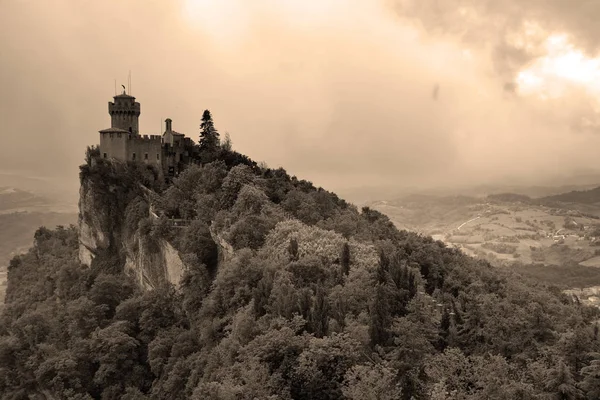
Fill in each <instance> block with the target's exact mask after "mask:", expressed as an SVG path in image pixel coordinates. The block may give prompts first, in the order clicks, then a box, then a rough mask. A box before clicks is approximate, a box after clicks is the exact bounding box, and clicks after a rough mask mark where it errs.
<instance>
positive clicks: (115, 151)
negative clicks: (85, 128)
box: [100, 133, 131, 161]
mask: <svg viewBox="0 0 600 400" xmlns="http://www.w3.org/2000/svg"><path fill="white" fill-rule="evenodd" d="M129 136H130V135H129V134H128V133H101V134H100V157H103V158H116V159H117V160H121V161H126V160H128V158H127V155H128V154H130V151H129V144H130V142H131V140H130V139H129Z"/></svg>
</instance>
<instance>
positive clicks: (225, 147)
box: [221, 132, 232, 151]
mask: <svg viewBox="0 0 600 400" xmlns="http://www.w3.org/2000/svg"><path fill="white" fill-rule="evenodd" d="M221 148H222V149H223V150H225V151H231V149H232V143H231V136H229V132H225V140H223V142H222V143H221Z"/></svg>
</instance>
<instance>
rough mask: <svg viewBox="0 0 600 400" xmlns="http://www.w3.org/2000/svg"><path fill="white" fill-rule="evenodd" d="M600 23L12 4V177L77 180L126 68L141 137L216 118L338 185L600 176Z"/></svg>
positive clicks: (473, 10)
mask: <svg viewBox="0 0 600 400" xmlns="http://www.w3.org/2000/svg"><path fill="white" fill-rule="evenodd" d="M459 4H460V6H459ZM599 20H600V2H597V1H585V0H572V1H564V0H544V1H542V0H527V1H523V0H461V1H460V2H459V1H452V0H447V1H435V0H397V1H387V0H314V1H313V0H253V1H248V0H214V1H209V0H169V1H167V0H161V1H159V0H111V1H108V0H104V1H96V0H51V1H40V0H0V58H1V63H0V69H1V74H0V84H1V88H2V92H1V93H2V96H1V97H0V122H1V126H2V138H3V143H2V146H0V171H3V172H15V171H16V172H18V173H27V174H29V175H33V176H52V177H59V178H60V179H61V181H62V182H65V184H66V185H69V186H71V187H77V185H78V181H77V173H78V168H77V167H78V165H79V164H81V163H82V161H83V155H84V151H85V147H86V146H87V145H90V144H96V143H97V142H98V140H99V138H98V136H99V135H98V131H99V130H101V129H104V128H107V127H109V126H110V118H109V115H108V110H107V103H108V101H111V100H112V96H113V95H114V80H115V79H117V84H118V85H119V87H120V85H121V84H127V75H128V71H129V70H131V71H132V87H131V92H132V94H133V95H134V96H136V97H137V100H138V101H139V102H140V103H141V109H142V113H141V116H140V129H141V131H142V133H147V134H157V133H159V130H160V128H161V121H164V119H166V118H171V119H173V129H175V130H177V131H179V132H182V133H185V134H186V135H187V136H190V137H192V138H193V139H195V140H197V137H198V131H199V123H200V117H201V115H202V111H203V110H204V109H206V108H209V109H210V110H211V111H212V113H213V116H214V119H215V125H216V127H217V129H218V130H219V131H220V132H221V133H222V134H224V133H225V132H226V131H227V132H229V133H230V135H231V138H232V140H233V146H234V148H235V149H236V150H238V151H240V152H242V153H245V154H247V155H248V156H250V157H251V158H253V159H255V160H257V161H265V162H266V163H267V164H268V165H269V166H272V167H278V166H283V167H284V168H286V169H287V170H288V172H289V173H291V174H294V175H297V176H299V177H301V178H305V179H308V180H311V181H313V182H314V183H315V184H316V185H320V186H324V187H326V188H328V189H331V190H334V191H342V192H343V191H344V190H345V189H347V188H350V187H357V186H374V185H390V186H399V185H409V186H415V185H416V186H419V185H420V186H428V185H449V184H465V183H469V184H478V183H488V182H495V181H500V180H507V179H517V178H519V179H522V180H523V181H527V182H530V183H535V182H541V181H543V180H547V179H554V178H555V177H557V176H565V177H567V176H569V174H571V173H579V172H582V171H590V170H591V171H598V169H599V167H600V157H598V150H599V149H600V134H599V133H598V132H599V131H598V129H597V126H599V124H598V122H597V120H596V118H597V117H596V116H597V109H598V108H597V100H598V98H600V66H599V63H598V62H597V61H596V60H595V59H594V58H595V57H596V56H597V50H598V49H597V45H598V43H600V40H599V39H600V24H598V21H599ZM161 133H162V132H161Z"/></svg>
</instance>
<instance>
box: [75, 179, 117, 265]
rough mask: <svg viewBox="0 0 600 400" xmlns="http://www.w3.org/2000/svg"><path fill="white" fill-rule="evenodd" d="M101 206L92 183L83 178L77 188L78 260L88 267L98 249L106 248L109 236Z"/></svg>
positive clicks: (108, 243)
mask: <svg viewBox="0 0 600 400" xmlns="http://www.w3.org/2000/svg"><path fill="white" fill-rule="evenodd" d="M103 214H104V213H103V210H102V207H101V206H100V205H99V204H97V201H95V196H94V188H93V183H92V181H90V180H83V181H82V182H81V186H80V188H79V218H78V224H79V261H81V263H82V264H84V265H87V266H88V267H89V266H90V265H91V264H92V260H93V259H94V257H96V255H97V254H98V250H100V249H107V248H108V247H109V245H110V240H109V236H108V235H107V234H105V232H104V225H106V224H105V223H103V221H102V218H103V216H104V215H103Z"/></svg>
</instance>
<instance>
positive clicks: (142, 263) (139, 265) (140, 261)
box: [125, 235, 186, 290]
mask: <svg viewBox="0 0 600 400" xmlns="http://www.w3.org/2000/svg"><path fill="white" fill-rule="evenodd" d="M134 244H135V245H134V246H133V247H129V246H127V249H126V252H127V255H126V259H125V271H126V273H128V274H129V275H131V276H133V277H134V279H135V280H136V282H138V284H139V285H140V287H142V288H144V289H147V290H149V289H154V288H156V287H158V286H160V285H162V284H164V283H166V282H168V283H170V284H172V285H173V286H175V287H176V288H178V287H179V284H180V283H181V278H182V277H183V274H184V272H185V270H186V265H185V263H184V262H183V260H182V259H181V257H180V255H179V252H178V251H177V250H176V249H175V248H174V247H173V246H172V245H171V244H170V243H169V242H167V241H166V240H162V239H161V240H158V242H156V243H153V242H150V241H149V240H148V238H142V237H139V235H136V237H135V239H134Z"/></svg>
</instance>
